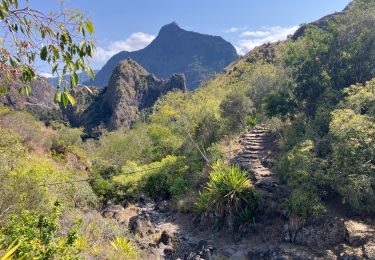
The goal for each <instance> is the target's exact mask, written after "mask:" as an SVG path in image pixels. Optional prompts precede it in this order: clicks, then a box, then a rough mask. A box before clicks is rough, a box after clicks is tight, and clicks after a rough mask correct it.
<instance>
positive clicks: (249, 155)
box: [240, 154, 260, 159]
mask: <svg viewBox="0 0 375 260" xmlns="http://www.w3.org/2000/svg"><path fill="white" fill-rule="evenodd" d="M240 157H242V158H246V159H260V156H259V155H258V154H241V155H240Z"/></svg>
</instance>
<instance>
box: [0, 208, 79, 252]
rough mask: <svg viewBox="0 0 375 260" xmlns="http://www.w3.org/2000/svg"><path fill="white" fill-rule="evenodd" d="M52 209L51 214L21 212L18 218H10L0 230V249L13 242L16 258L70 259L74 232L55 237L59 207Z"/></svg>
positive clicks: (72, 250)
mask: <svg viewBox="0 0 375 260" xmlns="http://www.w3.org/2000/svg"><path fill="white" fill-rule="evenodd" d="M55 205H56V206H55V207H54V208H53V210H52V214H47V213H40V212H36V211H28V210H24V211H23V212H22V213H21V214H14V215H10V216H9V218H8V221H7V223H6V225H5V226H3V227H2V228H1V230H0V243H1V245H2V246H4V247H8V246H9V245H11V244H12V243H13V242H14V241H16V243H17V245H18V247H17V249H16V251H15V253H14V256H15V257H16V258H23V259H53V258H60V257H64V258H72V257H73V256H74V255H75V253H74V242H75V240H76V238H77V228H76V227H74V228H72V229H71V230H69V231H68V232H67V234H66V235H65V236H62V235H58V232H59V225H58V219H59V217H60V207H59V206H58V204H55Z"/></svg>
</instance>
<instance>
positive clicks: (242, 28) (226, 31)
mask: <svg viewBox="0 0 375 260" xmlns="http://www.w3.org/2000/svg"><path fill="white" fill-rule="evenodd" d="M243 30H246V27H241V28H239V27H230V28H228V29H226V30H224V32H225V33H235V32H239V31H243Z"/></svg>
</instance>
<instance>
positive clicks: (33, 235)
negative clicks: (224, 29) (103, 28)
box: [0, 0, 375, 260]
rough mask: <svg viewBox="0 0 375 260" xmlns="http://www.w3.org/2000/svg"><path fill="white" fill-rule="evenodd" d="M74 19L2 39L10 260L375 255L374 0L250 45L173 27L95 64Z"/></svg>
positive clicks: (3, 205)
mask: <svg viewBox="0 0 375 260" xmlns="http://www.w3.org/2000/svg"><path fill="white" fill-rule="evenodd" d="M1 2H2V4H1V5H0V23H1V24H3V25H4V24H8V23H10V21H14V17H13V16H12V15H17V14H18V12H21V13H22V12H24V10H28V11H27V12H30V13H31V14H36V13H39V12H35V13H33V10H32V9H27V8H26V9H20V8H19V4H18V2H17V1H14V0H2V1H1ZM30 2H32V1H30ZM20 6H21V3H20ZM12 10H13V11H12ZM104 11H105V10H104V9H103V12H104ZM30 13H26V14H25V19H26V20H27V19H30V20H29V22H24V21H23V20H22V21H21V22H20V24H17V23H16V24H17V30H16V29H15V26H14V25H12V26H10V27H7V28H8V29H9V30H10V32H12V33H13V34H14V35H15V36H14V37H17V36H20V35H21V36H22V37H23V38H22V37H21V36H20V37H21V38H22V39H27V37H26V36H27V35H28V34H27V33H28V30H27V28H28V26H29V24H32V21H34V20H33V19H34V18H35V16H33V15H31V16H28V15H30ZM65 15H68V14H65ZM70 15H71V16H67V17H70V19H71V20H69V23H67V24H69V26H70V25H71V26H73V25H76V26H77V29H78V30H75V31H73V32H69V30H68V27H67V28H65V27H64V26H65V25H66V23H65V22H66V21H65V20H59V19H62V18H61V17H65V16H58V15H57V16H53V15H52V14H51V17H49V16H48V15H47V16H46V17H47V18H45V19H47V20H46V21H49V22H50V23H49V25H48V24H47V23H43V24H42V25H40V23H39V22H36V23H35V24H34V28H36V29H37V30H36V31H35V32H34V31H33V33H34V34H33V35H34V36H31V37H37V36H38V35H39V37H40V39H41V40H42V41H43V40H44V41H46V40H49V42H48V48H47V47H46V46H45V45H42V47H36V46H34V47H33V48H31V47H30V46H32V45H28V44H26V43H27V41H26V40H25V42H21V41H15V42H13V45H12V44H8V45H7V44H5V43H6V40H4V42H5V43H4V45H2V47H1V48H0V61H1V64H0V65H1V66H0V92H1V96H0V180H1V185H0V194H1V195H0V259H1V260H10V259H152V260H153V259H186V260H193V259H194V260H196V259H207V260H211V259H212V260H216V259H249V260H252V259H254V260H258V259H259V260H276V259H314V260H315V259H322V260H323V259H332V260H356V259H375V217H374V216H375V215H374V214H375V156H374V155H375V139H374V136H375V120H374V117H375V26H374V25H375V2H374V1H372V0H353V1H351V2H350V3H349V4H348V5H347V6H346V7H345V9H344V10H342V11H340V12H336V13H333V14H331V15H327V16H324V17H323V18H321V19H319V20H317V21H314V22H311V23H307V24H303V25H301V26H300V27H299V28H298V29H297V31H296V32H295V33H294V34H292V35H289V36H288V37H287V38H285V39H284V40H279V41H275V42H269V43H263V44H259V45H257V46H256V47H254V48H252V49H251V51H249V52H248V53H246V54H244V55H241V56H239V55H238V54H237V51H236V50H239V48H238V46H236V48H235V47H234V46H233V45H232V44H231V43H229V42H228V41H226V40H224V39H223V38H222V37H220V36H211V35H207V34H201V33H197V32H195V31H192V30H187V29H186V30H185V29H182V28H181V27H180V26H179V25H178V24H177V23H175V22H172V23H169V24H167V25H165V26H163V27H162V28H161V29H160V30H159V31H158V35H157V36H155V37H153V38H152V39H151V40H150V42H148V43H147V45H146V46H143V45H142V46H143V47H140V48H139V49H138V50H133V51H127V50H124V51H121V52H118V53H116V54H114V55H111V57H109V58H108V60H106V62H104V63H103V64H104V65H103V67H102V69H100V70H95V71H94V70H93V69H92V68H91V67H90V66H89V65H88V64H89V63H90V61H91V60H94V59H95V55H93V54H94V49H95V48H94V42H95V41H91V38H90V37H91V35H95V34H94V33H95V30H94V28H93V25H92V23H91V20H89V19H88V18H86V17H85V16H84V14H83V13H82V14H80V15H77V14H76V13H75V12H72V13H71V14H70ZM15 17H17V16H15ZM41 17H44V16H41ZM54 22H56V24H57V26H56V27H54V24H55V23H54ZM47 25H48V26H50V27H51V28H50V27H48V26H47ZM18 26H19V27H20V28H22V30H21V29H18ZM38 26H41V27H38ZM43 26H45V27H43ZM4 28H6V27H4ZM46 28H49V29H46ZM29 30H31V27H30V28H29ZM44 30H45V31H44ZM235 30H240V28H232V31H235ZM25 33H26V34H25ZM74 33H78V34H79V35H78V36H77V34H74ZM247 34H251V33H249V32H248V33H247ZM252 34H256V35H258V36H256V37H259V35H262V34H265V33H264V32H262V31H257V32H252ZM138 35H142V34H138ZM29 36H30V35H29ZM25 37H26V38H25ZM79 37H81V38H79ZM243 37H244V36H243ZM0 38H1V37H0ZM21 38H19V39H21ZM4 39H7V40H9V38H4ZM16 39H18V38H16ZM77 39H81V41H78V40H77ZM10 41H12V40H10ZM21 43H22V44H21ZM31 43H32V41H31ZM31 43H30V44H31ZM17 44H19V45H17ZM14 46H17V48H16V50H15V51H14V52H12V51H11V50H12V48H13V47H14ZM38 48H39V49H38ZM19 50H23V51H22V52H19ZM111 54H112V53H111ZM18 55H26V56H22V59H21V58H17V57H18ZM34 56H36V57H38V59H40V61H37V60H35V59H36V58H35V57H34ZM31 61H32V62H31ZM41 61H45V62H46V63H47V64H49V65H51V68H52V70H53V71H54V72H55V74H58V75H57V77H56V78H51V79H46V78H44V77H42V76H38V75H37V70H36V69H35V71H34V68H33V66H32V65H33V64H34V63H38V62H41Z"/></svg>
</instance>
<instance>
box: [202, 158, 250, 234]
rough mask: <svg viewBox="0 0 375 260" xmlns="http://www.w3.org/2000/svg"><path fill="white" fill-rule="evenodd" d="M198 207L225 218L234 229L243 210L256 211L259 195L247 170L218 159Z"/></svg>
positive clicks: (230, 227)
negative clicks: (228, 164)
mask: <svg viewBox="0 0 375 260" xmlns="http://www.w3.org/2000/svg"><path fill="white" fill-rule="evenodd" d="M197 207H198V209H200V210H202V211H203V212H205V213H213V214H214V215H215V216H216V217H221V218H223V219H225V221H226V223H227V225H228V227H229V229H232V228H233V224H234V223H235V221H236V219H237V218H239V217H240V215H241V212H244V211H246V212H247V215H249V216H250V215H253V214H254V213H255V210H256V208H257V196H256V194H255V192H254V186H253V184H252V182H251V180H250V179H249V176H248V174H247V173H246V172H245V171H242V170H241V169H240V168H239V167H238V166H233V165H230V166H227V165H225V164H224V163H222V162H221V161H218V162H217V163H216V164H215V165H214V167H213V170H212V171H211V172H210V177H209V182H208V184H207V186H206V188H205V190H204V191H203V192H201V193H200V195H199V198H198V201H197ZM249 212H250V213H251V214H249Z"/></svg>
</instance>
